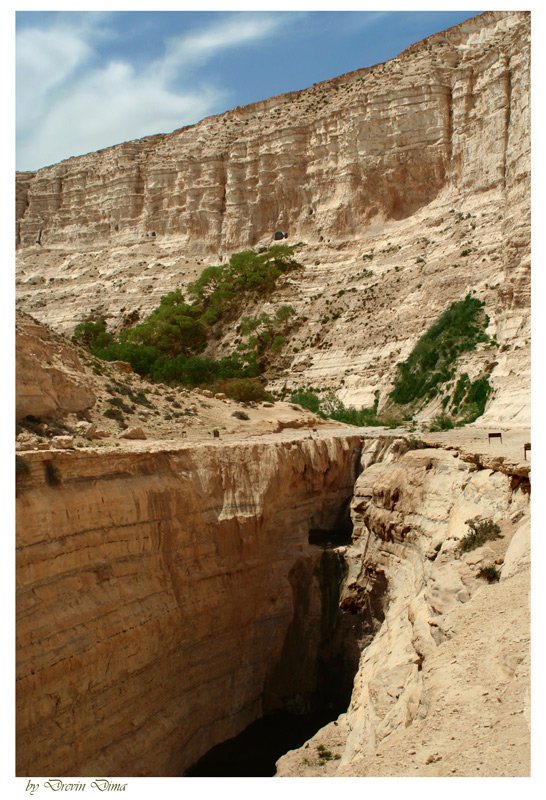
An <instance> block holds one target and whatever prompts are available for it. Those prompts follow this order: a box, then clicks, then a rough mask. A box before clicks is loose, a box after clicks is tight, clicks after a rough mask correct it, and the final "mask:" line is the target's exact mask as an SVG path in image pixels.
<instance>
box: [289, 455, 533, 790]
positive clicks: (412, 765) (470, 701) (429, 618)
mask: <svg viewBox="0 0 546 800" xmlns="http://www.w3.org/2000/svg"><path fill="white" fill-rule="evenodd" d="M396 449H397V448H396V443H394V444H390V445H388V446H387V448H385V447H384V446H383V448H382V450H383V452H381V450H378V444H377V442H372V443H369V444H367V445H366V447H365V449H364V454H363V456H364V458H363V463H364V464H365V463H366V461H368V463H369V458H368V457H367V455H366V454H367V452H368V450H370V451H371V452H372V453H373V454H374V458H377V457H379V459H380V460H379V461H376V460H374V461H373V463H369V465H368V466H367V467H366V468H365V469H364V472H363V473H362V474H361V476H360V477H359V479H358V481H357V483H356V486H355V497H354V500H353V502H352V508H353V520H354V523H355V535H354V547H353V548H350V549H349V551H348V552H347V556H346V557H347V558H349V559H350V560H353V562H354V563H353V568H352V571H350V573H349V578H348V580H347V586H346V589H345V593H346V595H347V597H348V598H351V597H352V598H353V601H354V599H355V598H356V599H357V600H358V598H359V597H360V598H361V597H362V594H361V587H364V588H367V590H368V591H373V586H374V584H375V583H376V582H377V579H378V578H377V576H378V574H384V575H385V577H386V579H387V582H388V594H387V598H386V600H387V602H386V608H385V618H384V621H383V622H382V624H381V625H380V627H379V624H380V622H378V632H377V635H376V636H375V638H374V639H373V641H372V642H371V644H370V645H369V646H368V647H367V649H365V650H364V651H363V653H362V656H361V660H360V666H359V670H358V674H357V676H356V678H355V683H354V690H353V697H352V700H351V704H350V706H349V709H348V711H347V714H346V715H342V717H341V718H340V719H339V720H338V721H337V723H332V724H330V725H328V726H327V727H326V728H323V729H322V730H321V731H319V732H318V733H317V734H316V736H315V737H313V739H312V740H310V742H309V743H308V745H306V746H305V747H304V748H302V749H300V750H296V751H292V752H290V753H288V754H287V755H286V756H284V757H283V758H282V759H281V760H280V762H278V765H277V767H278V774H279V775H280V776H293V775H299V776H316V775H336V776H340V777H342V776H350V775H351V776H355V775H362V776H426V775H428V776H447V775H465V776H518V775H519V776H525V775H529V774H530V772H529V771H530V760H529V759H530V753H529V742H530V697H529V677H530V675H529V669H530V648H529V636H530V625H529V622H530V621H529V611H530V609H529V605H530V595H529V589H530V586H529V542H528V530H529V522H528V515H529V495H528V489H529V486H528V483H517V482H516V485H515V487H514V483H513V481H512V480H511V479H510V477H509V476H508V475H504V474H503V473H500V472H493V471H491V470H488V469H483V470H479V471H477V472H471V471H470V468H469V466H468V465H467V464H465V463H464V462H462V461H461V459H460V458H458V453H457V452H454V451H443V450H428V449H425V450H415V451H410V452H408V453H406V454H405V455H403V456H402V457H401V459H400V460H397V461H396V462H395V463H392V461H391V460H389V458H388V457H386V458H385V457H384V456H388V454H389V451H390V453H391V458H392V453H393V451H394V452H396ZM476 517H479V518H482V519H492V520H494V521H496V522H498V524H499V525H500V527H501V531H502V536H503V538H502V539H499V540H495V541H491V542H489V543H488V544H487V545H485V546H484V547H481V548H479V549H478V550H475V551H472V557H461V555H460V554H459V553H458V551H457V546H458V542H459V541H460V540H461V538H462V537H463V536H464V535H466V533H467V532H468V528H467V526H466V525H465V521H466V520H467V519H469V518H470V519H473V518H476ZM513 518H519V519H520V522H519V523H517V524H515V523H514V522H512V519H513ZM507 546H508V548H507ZM505 553H506V555H505ZM468 555H469V556H470V554H468ZM503 559H504V563H505V566H504V567H502V569H501V580H500V582H499V583H493V584H488V583H486V582H485V581H484V580H483V579H481V578H478V577H477V573H478V571H479V569H480V567H482V566H485V565H489V564H492V563H499V561H500V563H502V561H503ZM361 602H365V595H364V599H363V600H361ZM320 745H322V746H323V747H326V748H328V749H330V751H331V752H332V753H333V754H334V755H337V756H339V759H338V760H332V761H329V762H327V763H326V764H321V763H320V760H319V751H318V750H317V747H318V746H320Z"/></svg>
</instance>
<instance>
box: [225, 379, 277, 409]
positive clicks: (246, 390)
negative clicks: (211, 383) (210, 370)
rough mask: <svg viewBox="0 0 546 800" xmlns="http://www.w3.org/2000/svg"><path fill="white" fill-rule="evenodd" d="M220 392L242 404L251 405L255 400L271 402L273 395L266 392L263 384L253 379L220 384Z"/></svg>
mask: <svg viewBox="0 0 546 800" xmlns="http://www.w3.org/2000/svg"><path fill="white" fill-rule="evenodd" d="M220 386H221V387H222V388H221V389H220V391H222V392H224V394H226V395H227V396H228V397H232V398H233V399H234V400H239V401H241V402H242V403H250V402H252V401H255V400H271V399H272V398H271V395H270V394H269V393H268V392H266V390H265V389H264V387H263V386H262V384H261V383H259V381H257V380H252V379H251V378H233V379H231V380H227V381H225V382H224V383H222V384H220Z"/></svg>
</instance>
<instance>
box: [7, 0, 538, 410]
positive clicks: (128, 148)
mask: <svg viewBox="0 0 546 800" xmlns="http://www.w3.org/2000/svg"><path fill="white" fill-rule="evenodd" d="M529 60H530V15H529V14H528V13H527V12H504V11H503V12H486V13H485V14H482V15H480V16H478V17H476V18H474V19H471V20H468V21H467V22H465V23H463V24H461V25H459V26H457V27H455V28H452V29H450V30H448V31H445V32H443V33H439V34H435V35H434V36H431V37H430V38H428V39H425V40H423V41H422V42H419V43H418V44H416V45H414V46H412V47H411V48H409V49H408V50H406V51H405V52H404V53H402V54H401V55H400V56H399V57H397V58H395V59H393V60H391V61H389V62H386V63H385V64H380V65H377V66H375V67H373V68H370V69H364V70H359V71H357V72H354V73H351V74H348V75H344V76H341V77H339V78H335V79H333V80H330V81H326V82H324V83H321V84H317V85H316V86H313V87H312V88H310V89H306V90H303V91H301V92H294V93H291V94H288V95H282V96H279V97H275V98H271V99H269V100H266V101H264V102H261V103H256V104H254V105H252V106H247V107H245V108H236V109H234V110H233V111H230V112H227V113H225V114H223V115H220V116H217V117H211V118H209V119H205V120H203V121H202V122H200V123H199V124H197V125H194V126H192V127H189V128H184V129H181V130H179V131H175V132H174V133H172V134H168V135H160V136H155V137H148V138H146V139H142V140H140V141H135V142H129V143H125V144H121V145H117V146H115V147H112V148H109V149H106V150H102V151H100V152H98V153H91V154H88V155H85V156H81V157H78V158H71V159H68V160H67V161H63V162H61V163H60V164H56V165H54V166H51V167H47V168H45V169H41V170H39V171H38V172H36V173H24V174H23V175H21V176H19V177H18V190H17V208H18V222H17V226H18V227H17V236H18V242H19V245H20V247H19V249H18V275H17V293H18V304H19V306H20V307H21V308H22V309H23V310H25V311H28V312H30V313H32V314H33V315H34V316H35V317H36V318H38V319H39V320H41V321H43V322H46V323H48V324H50V325H52V326H53V327H54V328H56V329H57V330H61V331H63V332H71V331H73V329H74V327H75V325H77V324H78V323H79V322H81V321H82V320H83V319H84V318H87V317H89V316H90V315H91V316H94V317H95V318H97V317H102V318H104V319H105V320H106V322H107V324H108V327H109V329H111V330H119V329H120V327H121V326H122V325H123V324H124V318H127V315H129V314H131V315H133V318H134V312H138V314H139V315H140V319H142V318H143V317H144V316H145V315H146V314H147V313H149V312H150V311H151V310H152V309H153V308H154V307H155V306H157V304H158V302H159V299H160V297H161V296H162V295H163V294H165V293H166V292H168V291H170V290H172V289H175V288H178V287H181V288H184V287H185V286H186V285H187V283H188V282H189V281H190V280H193V279H195V278H196V277H197V276H198V275H199V273H200V272H201V270H202V269H203V267H204V266H205V265H206V264H210V263H218V262H219V261H221V260H225V259H226V257H229V255H230V254H231V252H233V251H235V250H238V249H242V248H247V247H252V246H257V245H260V246H262V245H268V244H270V243H271V242H272V241H273V235H274V233H275V232H276V231H282V232H286V233H288V242H289V243H296V242H298V241H303V242H305V243H306V246H305V247H303V248H302V249H301V250H300V251H298V259H299V260H300V261H301V263H302V264H303V265H304V267H305V269H304V270H303V271H301V272H300V273H298V275H297V277H296V276H294V277H291V279H290V281H289V282H288V284H287V285H286V286H285V287H284V289H283V290H282V293H281V294H279V295H278V296H277V295H273V296H272V297H271V298H270V301H271V303H273V304H274V303H279V304H280V303H290V304H292V305H293V306H294V308H295V309H296V311H297V313H298V314H299V315H300V316H305V318H306V323H305V324H304V325H302V326H301V327H300V329H299V333H298V335H297V337H296V338H295V339H294V340H293V341H291V342H290V343H289V346H288V347H287V348H286V352H285V353H283V355H282V364H280V365H279V369H278V370H277V372H283V371H284V375H282V377H281V378H280V379H279V381H277V382H275V380H273V381H272V383H271V386H272V388H273V389H275V388H281V387H282V386H283V385H285V384H288V385H290V386H292V385H295V384H299V385H301V384H305V383H310V384H311V385H313V386H317V387H333V388H335V389H337V390H338V391H339V392H340V396H341V398H342V399H343V400H344V402H345V403H347V404H348V403H354V404H356V405H371V404H372V403H373V400H374V392H375V391H379V392H380V395H381V398H382V402H383V398H385V397H386V395H387V393H388V391H389V390H390V388H391V387H392V378H393V374H394V366H395V364H396V363H397V362H398V361H401V360H404V359H405V358H406V357H407V355H408V354H409V352H410V351H411V349H412V347H413V346H414V345H415V343H416V341H417V340H418V338H419V337H420V336H421V335H422V334H423V333H424V331H425V330H426V329H427V328H428V327H429V326H430V324H431V323H432V322H433V321H434V319H435V318H437V317H438V316H439V315H440V314H441V313H442V312H443V311H444V310H445V309H446V308H447V307H448V306H449V305H450V303H452V302H453V301H455V300H460V299H462V298H463V297H464V296H465V295H466V294H467V293H469V292H471V293H472V292H476V294H477V296H478V297H479V298H480V299H482V300H484V301H485V303H486V312H487V314H488V316H489V318H490V320H491V325H490V329H489V334H490V335H493V334H495V335H496V337H497V341H498V343H499V351H498V352H497V353H495V354H494V358H490V359H489V362H490V363H491V364H492V365H493V366H492V367H491V369H492V370H493V371H492V372H491V381H490V382H491V385H492V386H494V388H495V389H497V392H496V395H495V397H494V400H493V403H492V405H494V407H493V408H492V409H491V413H490V415H489V418H488V420H489V422H488V424H499V423H502V422H505V423H510V424H514V423H516V424H528V422H529V413H528V408H529V403H528V393H529V367H530V358H529V354H530V349H529V337H530V324H529V307H530V303H529V290H530V280H529V273H530V108H529ZM40 231H41V234H40ZM37 238H40V242H41V243H40V244H36V240H37ZM264 308H265V307H264ZM260 310H262V308H256V309H252V311H256V313H259V311H260ZM265 310H270V309H269V308H266V309H265ZM234 336H235V334H233V335H232V336H230V335H227V336H224V337H222V338H221V340H219V341H218V342H217V343H216V344H215V345H214V346H212V349H211V352H210V355H212V356H222V355H226V354H227V353H229V352H231V350H232V349H233V347H234V346H235V345H234V342H233V338H234ZM491 355H493V354H491ZM493 362H494V363H493ZM465 369H466V371H467V372H469V374H470V377H471V378H472V379H474V378H475V377H476V375H477V374H480V373H481V372H482V371H483V369H484V359H483V358H482V359H481V361H480V362H479V364H473V363H472V361H470V363H469V364H468V365H467V367H465ZM507 398H508V399H507ZM439 410H441V409H437V410H436V411H439ZM434 413H436V412H434Z"/></svg>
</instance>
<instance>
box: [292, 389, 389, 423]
mask: <svg viewBox="0 0 546 800" xmlns="http://www.w3.org/2000/svg"><path fill="white" fill-rule="evenodd" d="M290 401H291V402H292V403H297V404H298V405H299V406H301V407H302V408H305V409H307V411H311V412H312V413H313V414H317V415H318V416H319V417H322V418H323V419H335V420H336V421H337V422H344V423H346V424H347V425H358V426H366V425H376V426H377V425H394V424H395V423H396V422H397V420H395V419H394V418H393V417H391V416H388V415H387V416H385V415H380V416H378V414H377V408H378V405H379V391H376V392H375V401H374V404H373V406H370V407H369V408H355V407H354V406H345V405H344V404H343V403H342V401H341V400H340V399H339V397H337V395H336V394H335V392H334V391H333V390H332V389H327V390H326V391H322V392H316V391H314V390H313V389H309V388H307V389H297V390H295V391H293V392H292V393H291V395H290Z"/></svg>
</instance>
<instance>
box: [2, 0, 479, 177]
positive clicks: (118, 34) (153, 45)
mask: <svg viewBox="0 0 546 800" xmlns="http://www.w3.org/2000/svg"><path fill="white" fill-rule="evenodd" d="M361 5H362V4H361ZM478 13H480V12H479V11H472V10H471V11H419V12H415V11H365V10H361V11H352V10H347V11H321V10H300V11H287V10H279V11H255V10H241V11H224V10H216V11H212V10H210V11H189V10H188V11H169V10H166V11H78V10H73V11H40V10H36V11H17V12H16V45H15V56H16V151H17V156H16V168H17V169H18V170H35V169H39V168H40V167H44V166H48V165H50V164H55V163H57V162H59V161H61V160H63V159H65V158H69V157H70V156H75V155H82V154H84V153H88V152H92V151H95V150H99V149H101V148H104V147H110V146H111V145H114V144H118V143H120V142H124V141H130V140H132V139H139V138H141V137H143V136H148V135H150V134H155V133H170V132H171V131H173V130H176V129H177V128H181V127H183V126H184V125H189V124H193V123H196V122H198V121H199V120H201V119H203V118H204V117H207V116H210V115H212V114H219V113H222V112H224V111H226V110H228V109H231V108H234V107H236V106H241V105H247V104H248V103H253V102H256V101H258V100H264V99H266V98H268V97H272V96H274V95H277V94H281V93H283V92H289V91H294V90H299V89H304V88H306V87H308V86H311V85H312V84H313V83H317V82H319V81H323V80H327V79H328V78H333V77H335V76H336V75H341V74H343V73H345V72H350V71H352V70H355V69H359V68H361V67H367V66H371V65H373V64H377V63H379V62H381V61H385V60H387V59H389V58H393V57H394V56H396V55H397V54H398V53H400V52H401V51H402V50H404V49H405V48H406V47H408V46H409V45H410V44H413V43H414V42H416V41H419V40H420V39H422V38H424V37H425V36H428V35H430V34H432V33H435V32H436V31H440V30H444V29H445V28H448V27H450V26H452V25H456V24H458V23H459V22H462V21H463V20H464V19H467V18H468V17H472V16H475V15H476V14H478Z"/></svg>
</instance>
